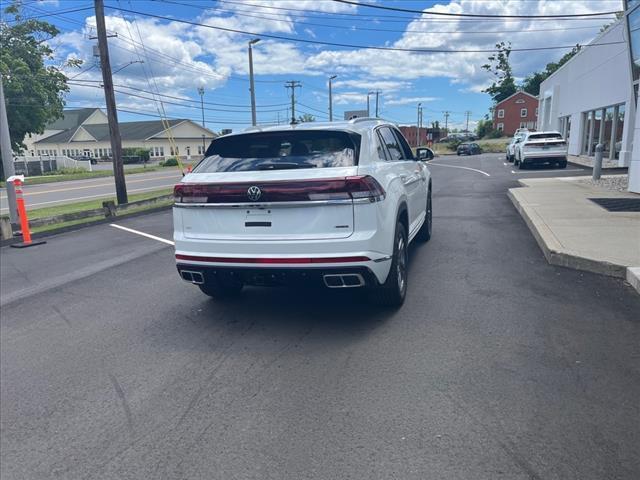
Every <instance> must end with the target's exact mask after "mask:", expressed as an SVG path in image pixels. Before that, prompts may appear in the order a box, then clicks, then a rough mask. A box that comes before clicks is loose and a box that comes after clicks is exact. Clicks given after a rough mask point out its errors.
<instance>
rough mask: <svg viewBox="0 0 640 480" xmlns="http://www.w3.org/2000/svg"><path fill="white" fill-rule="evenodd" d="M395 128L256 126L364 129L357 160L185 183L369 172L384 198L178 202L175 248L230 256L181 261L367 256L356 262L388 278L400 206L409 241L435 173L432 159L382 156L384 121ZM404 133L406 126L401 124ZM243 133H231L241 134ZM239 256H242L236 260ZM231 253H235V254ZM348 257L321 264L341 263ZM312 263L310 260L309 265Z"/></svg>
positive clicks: (376, 123)
mask: <svg viewBox="0 0 640 480" xmlns="http://www.w3.org/2000/svg"><path fill="white" fill-rule="evenodd" d="M380 127H392V128H394V129H395V127H394V126H393V125H392V124H389V123H386V122H383V121H380V120H372V119H366V120H365V119H357V120H352V121H349V122H333V123H313V124H300V125H295V126H279V127H270V128H264V129H261V128H256V127H252V128H250V129H248V130H247V131H245V132H243V133H251V132H258V131H266V132H269V131H281V130H291V129H294V130H331V129H335V130H340V131H351V132H355V133H357V134H359V135H361V144H360V154H359V162H358V165H357V166H349V167H338V168H333V167H332V168H305V169H290V170H267V171H242V172H219V173H197V172H195V173H190V174H188V175H186V176H185V177H184V178H183V180H182V181H181V183H180V184H190V183H193V184H206V183H215V184H226V183H234V184H237V183H243V184H244V183H253V182H256V183H259V182H274V181H286V180H291V181H293V180H302V181H304V180H313V179H336V178H345V177H353V176H362V175H369V176H371V177H373V178H374V179H375V180H376V181H377V182H378V183H379V184H380V185H381V186H382V188H383V189H384V192H385V196H384V199H382V200H380V201H375V202H371V201H365V202H362V201H358V200H354V201H352V202H351V201H349V202H342V203H340V202H339V201H338V202H329V203H326V202H325V203H323V202H322V201H319V202H318V203H313V202H306V203H305V202H300V204H296V205H285V204H284V203H285V202H282V203H283V204H277V203H276V202H272V203H264V204H261V203H260V202H256V203H255V204H252V203H251V202H248V201H247V203H241V204H238V205H233V206H229V205H211V204H208V205H207V204H203V205H186V204H183V205H178V204H176V205H175V206H174V208H173V218H174V241H175V250H176V255H186V256H190V257H214V258H217V257H225V261H224V263H219V264H218V263H216V262H215V261H205V262H200V261H198V260H194V259H189V260H180V261H179V262H178V263H180V264H187V265H189V264H191V265H202V266H216V265H220V266H224V267H234V266H237V267H243V266H244V267H246V266H247V265H246V263H244V262H243V259H246V258H269V259H274V258H276V259H278V258H281V259H293V258H298V257H305V258H306V257H313V258H320V259H321V258H322V257H324V258H328V257H329V258H335V257H368V258H369V259H370V261H366V262H353V263H349V266H364V267H367V268H368V269H369V270H370V271H371V272H372V273H373V274H374V275H375V277H376V278H377V280H378V282H380V283H384V281H385V280H386V278H387V275H388V273H389V269H390V266H391V261H390V258H391V255H392V254H393V250H394V236H395V228H396V221H397V218H398V212H399V209H400V208H401V205H402V204H406V210H407V213H408V217H409V232H408V234H409V240H411V239H412V238H413V237H414V236H415V234H416V233H417V232H418V230H419V229H420V227H421V226H422V224H423V222H424V221H425V218H426V213H425V212H426V203H427V191H428V188H429V185H430V181H431V176H430V172H429V169H428V168H427V166H426V164H425V163H424V162H421V161H417V160H403V161H384V160H380V159H379V157H378V143H377V134H376V133H375V131H376V129H377V128H380ZM396 131H397V132H399V130H397V129H396ZM243 133H238V134H232V135H242V134H243ZM253 221H257V222H265V223H269V224H270V227H269V228H268V229H258V230H256V229H251V228H246V227H245V224H246V222H253ZM235 258H237V259H238V262H237V263H235V262H233V261H232V260H233V259H235ZM230 259H231V260H230ZM278 266H283V267H286V268H292V269H295V268H304V267H305V265H304V264H301V265H298V264H284V263H283V265H279V264H277V263H276V264H271V265H261V264H256V265H251V267H252V268H265V269H268V268H273V267H278ZM341 266H344V264H343V263H322V267H326V268H331V267H341ZM307 267H308V266H307Z"/></svg>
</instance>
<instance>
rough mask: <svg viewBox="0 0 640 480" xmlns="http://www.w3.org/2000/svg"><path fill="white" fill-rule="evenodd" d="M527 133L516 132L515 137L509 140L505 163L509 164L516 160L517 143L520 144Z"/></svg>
mask: <svg viewBox="0 0 640 480" xmlns="http://www.w3.org/2000/svg"><path fill="white" fill-rule="evenodd" d="M526 135H527V132H525V131H517V132H516V133H515V135H514V136H513V138H512V139H511V141H510V142H509V145H507V155H506V158H507V162H509V163H511V162H513V161H514V160H515V158H516V146H517V145H518V143H520V142H521V141H522V139H523V138H524V137H526Z"/></svg>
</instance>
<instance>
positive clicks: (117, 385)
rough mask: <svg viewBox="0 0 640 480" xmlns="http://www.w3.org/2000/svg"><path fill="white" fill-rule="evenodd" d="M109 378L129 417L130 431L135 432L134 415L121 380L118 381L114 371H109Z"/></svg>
mask: <svg viewBox="0 0 640 480" xmlns="http://www.w3.org/2000/svg"><path fill="white" fill-rule="evenodd" d="M109 379H110V380H111V383H112V384H113V388H114V390H115V391H116V394H117V395H118V398H120V403H121V404H122V409H123V410H124V414H125V416H126V417H127V425H128V427H129V431H130V432H131V433H133V415H131V409H130V408H129V402H127V397H126V396H125V394H124V390H122V386H121V385H120V382H118V379H117V378H116V377H115V376H114V375H113V374H112V373H109Z"/></svg>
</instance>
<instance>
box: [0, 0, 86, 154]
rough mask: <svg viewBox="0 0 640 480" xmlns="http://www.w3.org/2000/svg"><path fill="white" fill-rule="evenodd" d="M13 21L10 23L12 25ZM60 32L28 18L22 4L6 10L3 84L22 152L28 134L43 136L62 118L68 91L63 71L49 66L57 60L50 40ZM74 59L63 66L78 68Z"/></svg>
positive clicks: (1, 28)
mask: <svg viewBox="0 0 640 480" xmlns="http://www.w3.org/2000/svg"><path fill="white" fill-rule="evenodd" d="M9 20H11V21H9ZM59 33H60V32H59V30H58V29H57V28H56V27H55V26H54V25H51V24H50V23H47V22H45V21H41V20H37V19H33V18H25V17H23V15H22V12H21V6H20V2H18V1H15V0H14V2H13V3H12V4H11V5H10V6H8V7H7V8H5V10H4V12H3V21H2V23H1V24H0V74H1V75H2V81H3V84H4V94H5V101H6V103H7V107H8V108H7V117H8V121H9V131H10V136H11V146H12V148H13V149H14V150H15V151H17V152H19V151H20V150H21V149H22V148H24V145H23V143H22V141H23V139H24V137H25V135H26V134H28V133H42V132H43V131H44V128H45V126H46V125H47V124H48V123H49V122H51V121H53V120H55V119H57V118H60V117H61V116H62V110H63V108H64V99H63V95H64V93H66V92H68V91H69V87H68V85H67V77H66V76H65V74H64V73H63V72H62V70H61V67H62V66H61V67H56V66H53V65H47V63H49V62H51V61H52V60H53V58H54V55H53V50H52V48H51V47H50V44H51V40H52V39H53V38H54V37H56V36H57V35H58V34H59ZM81 63H82V61H81V60H78V59H71V60H68V61H67V62H66V64H65V65H64V66H71V67H77V66H80V65H81Z"/></svg>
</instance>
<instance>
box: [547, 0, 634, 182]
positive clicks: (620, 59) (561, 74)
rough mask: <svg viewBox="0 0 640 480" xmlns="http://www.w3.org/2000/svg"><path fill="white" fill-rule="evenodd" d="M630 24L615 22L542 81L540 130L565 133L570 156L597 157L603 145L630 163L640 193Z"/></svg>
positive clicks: (612, 156)
mask: <svg viewBox="0 0 640 480" xmlns="http://www.w3.org/2000/svg"><path fill="white" fill-rule="evenodd" d="M629 4H633V5H636V6H637V5H639V4H640V1H638V0H636V1H632V2H629ZM634 13H636V14H639V15H640V10H639V11H637V12H634ZM637 27H640V20H639V21H638V25H637ZM626 28H627V26H626V20H625V18H623V19H621V20H619V21H617V22H616V23H614V24H612V25H611V26H610V27H609V28H607V29H606V30H605V31H604V32H602V33H601V34H600V35H598V37H596V38H595V39H594V40H593V41H592V42H591V44H590V45H589V46H586V47H584V48H582V50H581V51H580V52H579V53H577V54H576V55H575V56H574V57H573V58H572V59H571V60H569V61H568V62H567V63H565V64H564V65H563V66H562V67H561V68H559V69H558V70H557V71H556V72H554V73H553V74H552V75H551V76H549V77H548V78H547V79H546V80H545V81H544V82H542V84H541V85H540V95H539V106H538V129H539V130H558V131H559V132H561V133H562V135H563V136H564V137H565V139H566V140H567V143H568V148H569V154H570V155H578V156H587V157H593V156H594V155H595V150H596V148H595V147H596V145H597V144H599V143H600V144H602V145H603V146H604V157H605V158H607V159H610V160H613V161H614V162H615V161H617V163H618V165H619V166H621V167H629V190H630V191H634V192H638V193H640V131H638V133H636V134H635V135H638V140H637V141H635V142H634V130H636V129H639V128H640V119H638V120H636V115H635V113H636V108H635V107H636V105H635V103H636V100H635V96H636V95H634V89H633V88H632V85H633V84H634V82H635V90H636V93H637V82H638V72H640V70H638V71H636V70H637V69H634V76H633V77H632V69H631V56H630V51H629V43H628V42H627V41H626V39H627V32H626ZM632 30H633V26H632ZM636 33H640V31H639V32H636ZM633 34H634V32H633V31H632V38H633ZM637 44H638V46H639V47H640V39H638V41H637ZM639 53H640V52H639ZM636 131H637V130H636ZM634 143H635V145H637V146H638V148H636V149H635V150H634V148H633V146H634Z"/></svg>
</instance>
